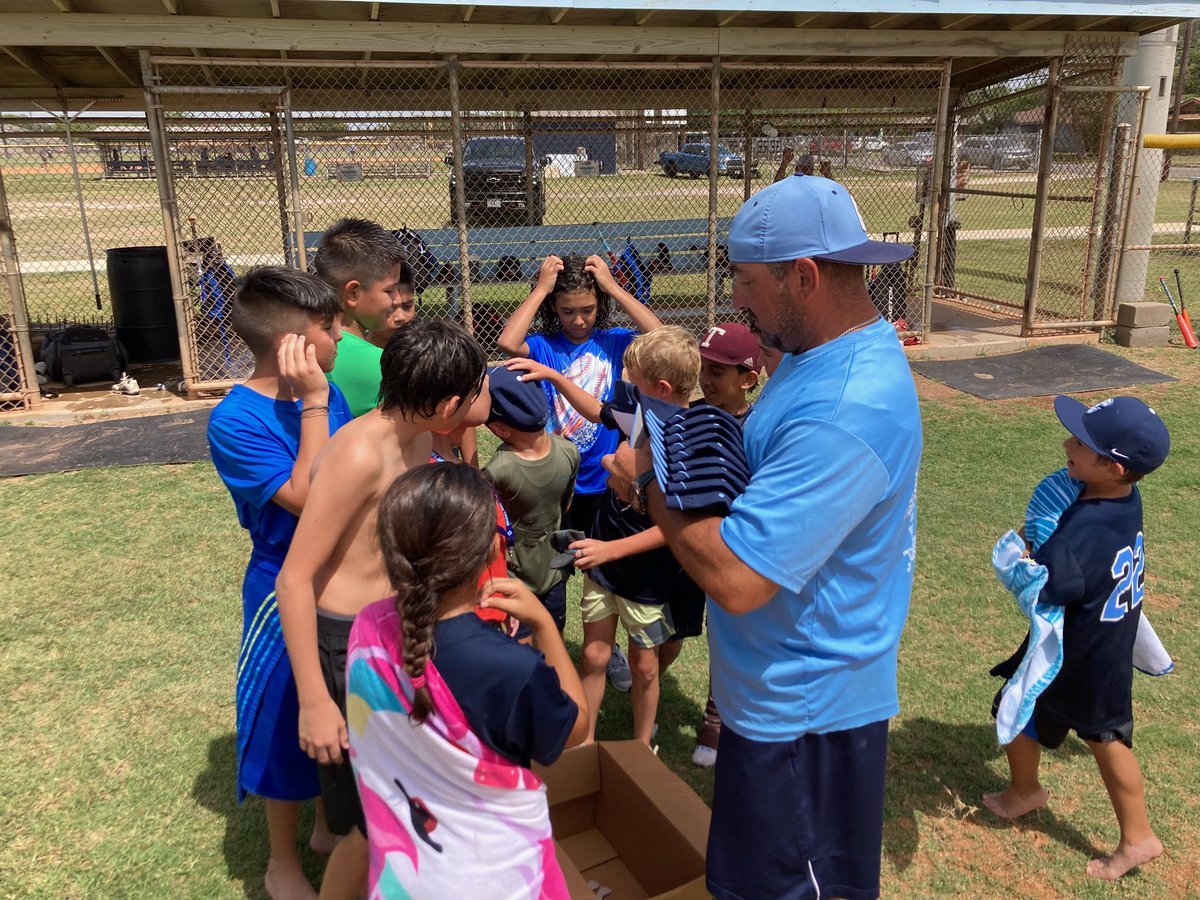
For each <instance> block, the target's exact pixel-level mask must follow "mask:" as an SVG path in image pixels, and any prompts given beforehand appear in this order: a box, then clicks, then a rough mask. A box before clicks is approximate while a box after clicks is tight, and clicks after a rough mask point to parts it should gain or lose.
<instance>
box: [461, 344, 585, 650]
mask: <svg viewBox="0 0 1200 900" xmlns="http://www.w3.org/2000/svg"><path fill="white" fill-rule="evenodd" d="M518 374H519V373H517V372H513V371H509V370H508V369H505V368H502V367H501V368H495V369H492V372H491V378H490V379H489V390H490V392H491V395H492V411H491V414H490V418H489V419H488V421H487V427H488V430H490V431H491V432H492V434H494V435H496V437H498V438H499V439H500V440H501V441H502V442H503V443H501V445H500V447H499V448H498V449H497V450H496V453H495V455H493V456H492V458H491V460H489V461H488V464H487V465H486V466H484V467H483V474H484V475H486V476H487V478H488V480H489V481H491V482H492V484H493V485H494V486H495V488H496V494H497V495H498V496H499V497H500V502H501V503H503V504H504V508H505V509H506V510H507V511H508V514H509V517H510V518H511V519H512V528H513V540H512V544H511V546H510V547H509V548H508V571H509V573H510V574H511V575H512V577H514V578H519V579H521V581H523V582H525V584H526V585H527V586H528V587H529V589H530V590H531V591H533V593H534V594H536V595H537V598H538V599H539V600H541V601H542V604H543V605H544V606H545V607H546V609H547V610H548V611H549V613H550V615H551V616H552V617H553V618H554V623H555V624H556V625H557V626H558V630H559V631H560V632H561V631H562V630H563V628H564V627H565V626H566V622H567V583H566V581H565V580H563V577H562V572H561V571H560V570H558V569H554V568H551V566H550V560H551V559H552V558H553V556H554V555H555V551H554V548H553V547H552V546H551V544H550V536H551V535H552V534H553V533H554V532H556V531H558V530H559V529H560V528H561V527H562V521H563V517H564V516H565V515H566V512H567V508H568V507H569V506H570V505H571V497H572V496H573V495H574V493H575V477H576V475H578V474H579V449H578V448H577V447H576V446H575V444H573V443H572V442H571V441H569V440H567V439H566V438H564V437H559V436H558V435H557V434H553V433H551V432H549V431H547V430H546V421H547V419H548V417H549V406H548V404H547V402H546V393H545V391H543V390H542V388H541V387H540V386H539V385H537V384H535V383H533V382H524V381H520V380H518V378H517V376H518ZM529 633H530V632H529V628H528V626H526V625H525V624H524V623H521V627H520V629H519V630H518V631H517V637H518V638H522V639H524V638H525V637H527V636H528V635H529Z"/></svg>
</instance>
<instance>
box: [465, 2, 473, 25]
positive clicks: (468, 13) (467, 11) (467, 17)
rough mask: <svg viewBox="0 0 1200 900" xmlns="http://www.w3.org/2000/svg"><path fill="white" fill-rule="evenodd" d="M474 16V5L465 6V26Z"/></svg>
mask: <svg viewBox="0 0 1200 900" xmlns="http://www.w3.org/2000/svg"><path fill="white" fill-rule="evenodd" d="M473 15H475V6H474V4H468V5H467V6H464V7H463V13H462V20H463V24H464V25H465V24H466V23H467V22H470V21H471V16H473Z"/></svg>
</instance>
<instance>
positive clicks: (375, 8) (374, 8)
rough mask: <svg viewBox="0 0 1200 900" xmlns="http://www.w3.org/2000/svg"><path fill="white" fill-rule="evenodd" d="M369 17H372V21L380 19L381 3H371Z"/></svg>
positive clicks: (368, 11)
mask: <svg viewBox="0 0 1200 900" xmlns="http://www.w3.org/2000/svg"><path fill="white" fill-rule="evenodd" d="M367 18H368V19H370V20H371V21H372V22H378V21H379V4H378V3H372V4H371V6H370V8H369V9H368V10H367ZM368 52H369V51H368ZM367 58H368V59H370V57H367Z"/></svg>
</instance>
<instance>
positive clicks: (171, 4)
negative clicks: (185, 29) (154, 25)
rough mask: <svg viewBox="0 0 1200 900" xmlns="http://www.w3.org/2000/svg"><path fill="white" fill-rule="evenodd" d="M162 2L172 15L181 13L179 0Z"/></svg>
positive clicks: (164, 0) (163, 0)
mask: <svg viewBox="0 0 1200 900" xmlns="http://www.w3.org/2000/svg"><path fill="white" fill-rule="evenodd" d="M162 3H163V6H165V7H166V8H167V12H169V13H170V14H171V15H173V16H177V15H179V0H162Z"/></svg>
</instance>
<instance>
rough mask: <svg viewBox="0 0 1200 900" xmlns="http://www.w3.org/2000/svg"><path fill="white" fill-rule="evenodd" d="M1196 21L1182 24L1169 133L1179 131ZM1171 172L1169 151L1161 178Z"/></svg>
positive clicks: (1165, 155)
mask: <svg viewBox="0 0 1200 900" xmlns="http://www.w3.org/2000/svg"><path fill="white" fill-rule="evenodd" d="M1195 27H1196V23H1195V22H1194V21H1192V22H1188V23H1187V24H1186V25H1184V26H1183V37H1182V38H1181V40H1180V48H1179V71H1178V72H1177V73H1176V75H1175V97H1174V99H1173V100H1172V102H1171V122H1170V125H1169V126H1168V128H1167V132H1168V133H1169V134H1178V133H1179V107H1181V106H1182V105H1183V85H1184V83H1185V82H1186V81H1187V73H1188V57H1189V56H1190V55H1191V52H1192V32H1193V31H1194V30H1195ZM1170 172H1171V151H1170V150H1168V151H1167V152H1166V153H1164V154H1163V178H1164V179H1165V178H1166V177H1167V176H1168V175H1169V174H1170Z"/></svg>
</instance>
